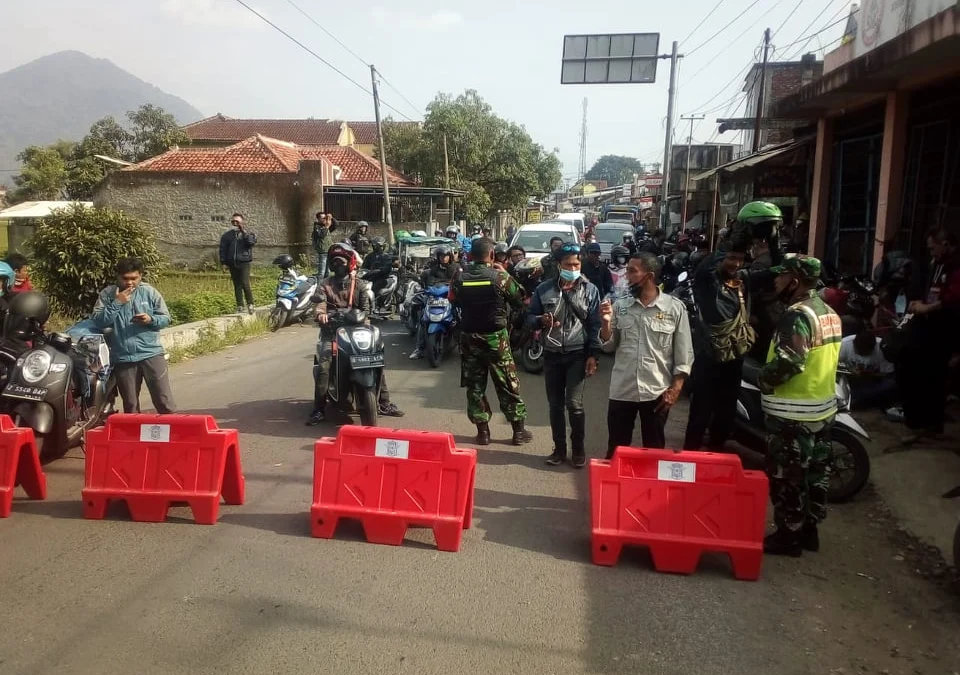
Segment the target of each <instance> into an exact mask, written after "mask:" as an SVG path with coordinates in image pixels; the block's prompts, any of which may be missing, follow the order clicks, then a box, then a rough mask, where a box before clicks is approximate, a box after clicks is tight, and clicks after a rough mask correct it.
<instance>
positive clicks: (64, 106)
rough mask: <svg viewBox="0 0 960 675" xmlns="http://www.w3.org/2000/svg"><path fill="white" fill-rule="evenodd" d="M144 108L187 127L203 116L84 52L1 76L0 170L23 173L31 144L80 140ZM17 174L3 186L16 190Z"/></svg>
mask: <svg viewBox="0 0 960 675" xmlns="http://www.w3.org/2000/svg"><path fill="white" fill-rule="evenodd" d="M144 103H153V104H154V105H157V106H160V107H161V108H163V109H164V110H165V111H167V112H169V113H172V114H173V116H174V117H176V118H177V121H178V122H180V123H181V124H187V123H189V122H193V121H196V120H198V119H200V118H201V117H203V115H202V114H201V113H200V111H199V110H197V109H196V108H194V107H193V106H192V105H190V104H189V103H187V102H186V101H184V100H183V99H181V98H177V97H176V96H172V95H171V94H168V93H166V92H164V91H161V90H160V89H158V88H157V87H155V86H153V85H152V84H150V83H149V82H144V81H143V80H141V79H139V78H137V77H135V76H133V75H131V74H130V73H128V72H127V71H125V70H123V69H122V68H119V67H117V66H116V65H114V64H113V63H112V62H110V61H108V60H107V59H95V58H93V57H91V56H87V55H86V54H84V53H82V52H76V51H67V52H58V53H56V54H50V55H48V56H43V57H41V58H39V59H37V60H36V61H31V62H30V63H27V64H24V65H22V66H18V67H16V68H14V69H13V70H8V71H7V72H5V73H0V169H14V168H17V167H18V166H19V164H18V162H17V160H16V156H17V154H18V153H19V152H20V151H21V150H23V149H24V148H25V147H27V146H28V145H40V144H47V143H53V142H54V141H56V140H58V139H61V138H62V139H65V140H71V141H79V140H80V139H81V138H83V137H84V136H85V135H86V133H87V132H88V131H89V130H90V125H91V124H93V123H94V122H96V121H97V120H98V119H100V118H101V117H105V116H107V115H112V116H113V117H115V118H116V119H117V121H119V122H121V123H124V122H125V121H126V114H127V111H128V110H135V109H136V108H139V107H140V106H141V105H143V104H144ZM14 175H15V174H14V173H11V172H9V171H4V172H0V183H4V184H6V185H11V184H12V180H11V179H12V177H13V176H14Z"/></svg>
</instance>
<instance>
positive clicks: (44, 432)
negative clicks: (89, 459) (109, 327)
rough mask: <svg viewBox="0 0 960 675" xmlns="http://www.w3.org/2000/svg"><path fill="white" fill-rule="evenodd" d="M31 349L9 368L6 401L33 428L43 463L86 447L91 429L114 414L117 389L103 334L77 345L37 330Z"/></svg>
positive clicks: (16, 417)
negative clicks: (85, 443) (84, 445)
mask: <svg viewBox="0 0 960 675" xmlns="http://www.w3.org/2000/svg"><path fill="white" fill-rule="evenodd" d="M31 342H32V345H33V346H32V348H31V349H29V350H28V351H25V352H24V353H23V354H22V355H20V356H19V358H17V360H16V363H15V364H14V366H13V367H12V368H10V369H9V370H8V373H7V382H6V386H5V387H4V389H3V394H2V399H3V407H4V410H8V411H9V414H10V416H11V417H12V418H13V421H14V423H15V424H16V425H17V426H23V427H30V428H32V429H33V433H34V436H35V438H36V443H37V451H38V452H39V454H40V461H41V462H44V463H46V462H51V461H53V460H55V459H59V458H60V457H63V456H64V455H65V454H66V453H67V451H68V450H70V448H73V447H75V446H78V445H80V444H82V443H83V437H84V433H85V432H86V431H87V429H92V428H94V427H96V426H99V425H100V424H101V422H102V421H103V419H104V418H105V417H106V416H107V415H108V414H109V413H110V411H111V409H112V407H113V401H114V400H115V398H116V394H117V386H116V381H115V378H112V377H111V367H110V351H109V349H108V348H107V344H106V341H105V339H104V336H103V335H85V336H84V337H82V338H80V339H79V340H78V341H77V343H76V344H74V343H73V339H72V338H71V337H70V336H69V335H67V334H65V333H44V332H43V331H42V330H40V329H39V327H38V328H37V330H36V332H35V333H34V334H33V335H32V336H31Z"/></svg>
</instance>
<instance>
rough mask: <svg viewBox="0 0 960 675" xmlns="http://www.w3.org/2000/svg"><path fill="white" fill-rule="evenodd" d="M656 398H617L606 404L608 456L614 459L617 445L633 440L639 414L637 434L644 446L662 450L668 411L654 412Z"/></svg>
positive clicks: (657, 403) (664, 444)
mask: <svg viewBox="0 0 960 675" xmlns="http://www.w3.org/2000/svg"><path fill="white" fill-rule="evenodd" d="M661 398H662V397H657V398H656V399H654V400H652V401H617V400H614V399H610V401H609V402H608V403H607V459H613V451H614V450H616V448H617V446H618V445H623V446H630V445H631V444H632V443H633V427H634V425H635V424H636V422H637V416H638V415H639V416H640V437H641V443H642V445H643V447H645V448H651V449H662V448H664V447H666V445H667V435H666V427H667V417H668V416H669V415H670V411H669V410H663V411H661V412H657V411H656V408H657V406H658V405H660V399H661Z"/></svg>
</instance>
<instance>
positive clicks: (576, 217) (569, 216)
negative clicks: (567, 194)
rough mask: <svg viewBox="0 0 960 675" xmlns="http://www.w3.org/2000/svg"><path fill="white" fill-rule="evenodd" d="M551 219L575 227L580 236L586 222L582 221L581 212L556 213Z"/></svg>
mask: <svg viewBox="0 0 960 675" xmlns="http://www.w3.org/2000/svg"><path fill="white" fill-rule="evenodd" d="M551 220H552V221H554V222H556V221H561V222H564V223H570V224H571V225H573V226H575V227H576V228H577V231H578V232H579V233H580V236H581V237H582V236H583V228H584V226H585V225H586V223H585V222H584V218H583V214H582V213H558V214H557V215H556V216H554V217H553V218H551Z"/></svg>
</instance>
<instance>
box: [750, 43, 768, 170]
mask: <svg viewBox="0 0 960 675" xmlns="http://www.w3.org/2000/svg"><path fill="white" fill-rule="evenodd" d="M769 51H770V29H769V28H768V29H767V30H765V31H763V65H762V66H760V93H759V94H758V95H757V114H756V119H755V120H754V121H753V151H754V152H757V151H758V150H759V149H760V121H761V119H762V118H763V90H764V89H765V88H766V79H767V53H768V52H769Z"/></svg>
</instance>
